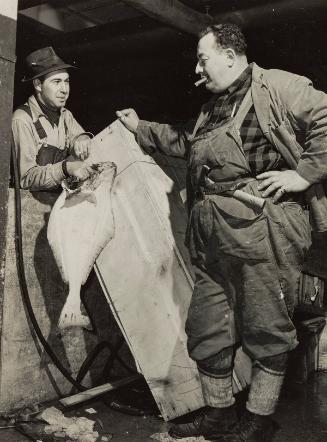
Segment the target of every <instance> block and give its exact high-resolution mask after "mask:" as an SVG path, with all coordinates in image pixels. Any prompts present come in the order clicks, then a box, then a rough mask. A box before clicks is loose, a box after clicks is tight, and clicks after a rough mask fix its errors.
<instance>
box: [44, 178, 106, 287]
mask: <svg viewBox="0 0 327 442" xmlns="http://www.w3.org/2000/svg"><path fill="white" fill-rule="evenodd" d="M111 187H112V184H111V183H109V182H106V181H105V182H102V183H101V184H100V185H99V187H98V188H97V189H95V190H94V191H92V194H93V195H92V197H93V198H94V199H95V200H96V203H94V202H90V201H89V200H88V199H83V194H77V195H72V196H71V197H70V198H69V199H68V200H67V199H66V194H65V192H62V193H61V195H60V196H59V198H58V200H57V201H56V203H55V205H54V207H53V209H52V211H51V214H50V219H49V224H48V241H49V243H50V246H51V248H52V251H53V253H54V257H55V260H56V262H57V265H58V267H59V269H60V272H61V275H62V278H63V280H64V282H66V283H68V284H69V286H70V287H71V286H73V287H78V286H79V287H80V286H81V285H82V284H84V283H85V281H86V279H87V277H88V275H89V273H90V271H91V269H92V267H93V264H94V262H95V260H96V258H97V257H98V255H99V254H100V252H101V250H102V249H103V247H104V246H105V245H106V244H107V243H108V242H109V241H110V240H111V238H112V237H113V235H114V217H113V212H112V204H111ZM90 195H91V194H90Z"/></svg>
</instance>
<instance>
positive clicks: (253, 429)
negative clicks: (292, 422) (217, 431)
mask: <svg viewBox="0 0 327 442" xmlns="http://www.w3.org/2000/svg"><path fill="white" fill-rule="evenodd" d="M278 429H279V425H278V424H277V423H276V422H275V421H274V420H272V419H271V417H270V416H261V415H259V414H255V413H251V412H250V411H248V410H246V411H245V413H244V415H243V416H242V417H241V419H240V421H239V422H238V423H236V425H235V426H234V428H233V429H232V431H231V432H230V433H229V434H226V435H224V436H223V437H222V438H221V439H220V440H221V442H271V441H272V440H273V438H274V435H275V433H276V432H277V430H278Z"/></svg>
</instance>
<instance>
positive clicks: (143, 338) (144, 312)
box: [89, 121, 246, 420]
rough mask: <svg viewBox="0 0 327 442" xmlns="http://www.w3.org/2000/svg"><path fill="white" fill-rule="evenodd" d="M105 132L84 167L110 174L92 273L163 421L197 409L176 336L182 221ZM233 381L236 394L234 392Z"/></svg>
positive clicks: (186, 291)
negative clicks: (97, 166) (100, 165)
mask: <svg viewBox="0 0 327 442" xmlns="http://www.w3.org/2000/svg"><path fill="white" fill-rule="evenodd" d="M111 130H112V132H111V133H110V131H109V130H108V129H105V130H104V131H103V132H101V133H100V134H99V135H98V136H97V137H96V138H95V139H94V140H93V151H92V153H91V157H90V160H89V161H90V162H97V161H114V162H115V163H116V164H117V166H118V174H117V178H116V183H115V186H114V189H113V208H114V214H115V225H116V231H115V236H114V239H113V240H112V241H111V242H110V243H109V244H108V246H107V247H106V248H105V249H104V250H103V252H102V253H101V255H100V256H99V258H98V260H97V262H96V266H95V269H96V272H97V275H98V278H99V281H100V283H101V285H102V287H103V290H104V292H105V294H106V297H107V299H108V302H109V304H110V306H111V309H112V311H113V313H114V315H115V317H116V319H117V322H118V324H119V325H120V327H121V329H122V332H123V333H124V336H125V338H126V341H127V342H128V344H129V346H130V349H131V351H132V353H133V355H134V358H135V361H136V363H137V366H138V368H139V371H140V372H141V373H142V374H143V375H144V377H145V379H146V381H147V383H148V385H149V387H150V389H151V391H152V394H153V396H154V398H155V400H156V402H157V405H158V407H159V409H160V411H161V414H162V416H163V417H164V419H165V420H170V419H173V418H175V417H177V416H180V415H183V414H186V413H188V412H189V411H193V410H195V409H198V408H200V407H202V406H203V405H204V403H203V397H202V390H201V386H200V382H199V376H198V372H197V368H196V364H195V363H194V362H193V361H192V360H191V359H190V358H189V356H188V353H187V348H186V339H187V338H186V334H185V331H184V325H185V320H186V317H187V311H188V307H189V303H190V299H191V295H192V289H193V280H192V276H191V271H190V265H189V263H188V255H187V251H186V249H185V246H184V237H185V228H186V223H187V214H186V210H185V207H184V205H183V202H182V200H181V197H180V186H177V185H176V183H175V182H174V181H173V180H172V179H171V178H169V177H168V176H167V175H166V174H165V173H164V172H163V171H162V170H161V168H160V167H159V166H158V165H157V164H156V163H155V161H154V160H153V159H152V158H151V157H149V156H148V155H145V154H144V153H143V152H142V150H141V149H140V147H139V146H138V145H137V143H136V141H135V138H134V136H133V135H132V134H131V133H130V132H128V131H127V130H126V129H125V128H124V126H123V125H122V124H121V123H120V122H118V121H117V122H115V123H114V124H113V125H112V126H111ZM245 371H246V370H245ZM234 377H235V373H234ZM243 377H244V376H243ZM235 378H236V381H237V382H236V384H235V386H236V389H239V388H242V382H239V381H238V377H237V376H236V377H235Z"/></svg>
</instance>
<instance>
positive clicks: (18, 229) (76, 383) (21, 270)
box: [11, 141, 133, 391]
mask: <svg viewBox="0 0 327 442" xmlns="http://www.w3.org/2000/svg"><path fill="white" fill-rule="evenodd" d="M11 159H12V161H11V165H12V172H13V178H14V191H15V221H16V225H15V245H16V251H17V266H18V279H19V285H20V289H21V293H22V298H23V301H24V304H25V306H26V309H27V312H28V315H29V318H30V321H31V323H32V326H33V329H34V331H35V334H36V336H37V337H38V339H39V341H40V343H41V344H42V346H43V348H44V350H45V351H46V353H47V354H48V355H49V357H50V358H51V360H52V362H53V363H54V365H55V366H56V367H57V369H58V370H59V371H60V372H61V373H62V375H63V376H64V377H65V378H66V379H67V381H69V382H70V383H71V384H72V385H73V387H75V388H76V389H77V390H78V391H85V390H87V388H86V387H84V386H83V385H82V384H81V382H82V380H83V379H84V377H85V375H86V374H87V372H88V370H89V369H90V367H91V365H92V363H93V362H94V360H95V359H96V357H97V356H98V354H99V353H100V352H101V351H102V350H103V349H104V348H109V349H110V356H109V358H108V361H109V360H110V361H112V360H114V359H115V358H116V359H118V361H119V362H120V364H121V365H123V366H124V367H125V368H126V369H127V370H128V371H130V372H133V370H132V369H131V368H129V367H128V366H127V364H125V363H124V361H122V359H121V358H119V357H118V355H117V353H118V351H119V349H120V347H121V345H122V344H121V345H119V346H115V347H114V346H112V344H110V343H109V342H106V341H103V342H100V343H99V344H97V346H96V347H95V348H94V349H93V350H92V351H91V353H90V354H89V355H88V356H87V357H86V359H85V361H84V362H83V364H82V366H81V368H80V370H79V372H78V374H77V378H76V379H74V378H73V377H72V376H71V375H70V373H69V371H68V370H67V369H66V368H65V367H64V366H63V365H62V363H61V362H60V360H59V359H58V357H57V355H56V354H55V352H54V351H53V349H52V348H51V346H50V345H49V344H48V342H47V340H46V339H45V337H44V335H43V333H42V330H41V329H40V326H39V324H38V322H37V319H36V317H35V314H34V310H33V307H32V304H31V299H30V296H29V292H28V287H27V282H26V274H25V265H24V252H23V240H22V211H21V197H20V182H19V181H20V180H19V171H18V163H17V156H16V149H15V145H14V142H13V141H12V143H11ZM107 366H108V362H107V364H106V367H107Z"/></svg>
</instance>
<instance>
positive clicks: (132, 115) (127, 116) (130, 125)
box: [116, 109, 139, 134]
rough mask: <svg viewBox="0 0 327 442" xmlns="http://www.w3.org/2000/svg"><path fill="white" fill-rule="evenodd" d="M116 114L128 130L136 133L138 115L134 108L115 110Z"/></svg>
mask: <svg viewBox="0 0 327 442" xmlns="http://www.w3.org/2000/svg"><path fill="white" fill-rule="evenodd" d="M116 115H117V117H118V118H119V119H120V121H121V122H122V123H123V124H124V125H125V126H126V128H127V129H128V130H130V131H131V132H133V133H134V134H135V133H136V131H137V126H138V124H139V117H138V116H137V113H136V112H135V110H134V109H123V110H120V111H117V112H116Z"/></svg>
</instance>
